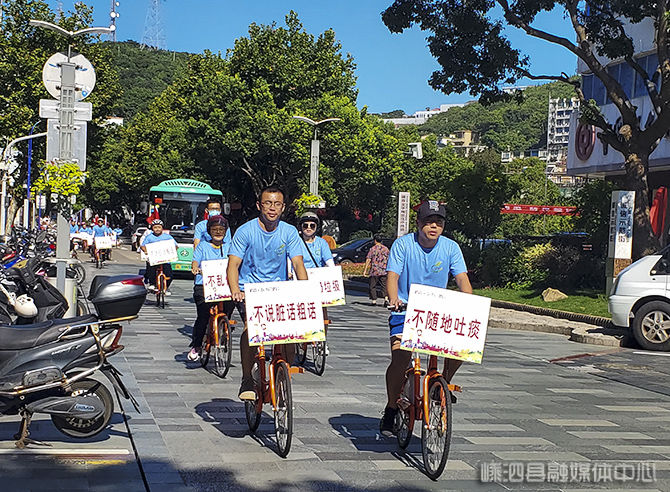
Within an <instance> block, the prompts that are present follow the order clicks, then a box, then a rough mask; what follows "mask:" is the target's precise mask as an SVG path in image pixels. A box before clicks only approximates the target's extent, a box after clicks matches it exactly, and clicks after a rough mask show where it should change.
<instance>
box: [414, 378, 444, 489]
mask: <svg viewBox="0 0 670 492" xmlns="http://www.w3.org/2000/svg"><path fill="white" fill-rule="evenodd" d="M426 397H427V398H428V415H424V416H423V426H422V428H421V448H422V449H421V451H422V454H423V466H424V467H425V468H426V475H428V477H429V478H430V479H431V480H437V478H438V477H439V476H440V475H441V474H442V472H443V471H444V467H445V465H446V464H447V457H448V456H449V444H450V443H451V394H450V393H449V389H448V388H447V382H446V381H445V380H444V378H443V377H442V376H439V377H436V378H433V380H432V381H431V382H430V385H429V386H428V395H427V396H424V398H426Z"/></svg>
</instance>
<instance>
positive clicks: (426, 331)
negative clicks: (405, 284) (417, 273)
mask: <svg viewBox="0 0 670 492" xmlns="http://www.w3.org/2000/svg"><path fill="white" fill-rule="evenodd" d="M490 311H491V299H489V298H488V297H481V296H476V295H473V294H464V293H462V292H457V291H454V290H447V289H440V288H438V287H429V286H427V285H418V284H412V286H411V287H410V291H409V301H408V303H407V316H406V317H405V326H404V328H403V333H402V341H401V345H400V347H401V348H402V349H404V350H410V351H417V352H423V353H425V354H430V355H438V356H440V357H448V358H450V359H458V360H467V361H469V362H475V363H477V364H481V362H482V356H483V354H484V342H485V341H486V330H487V328H488V324H489V312H490Z"/></svg>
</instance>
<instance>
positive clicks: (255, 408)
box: [244, 362, 263, 433]
mask: <svg viewBox="0 0 670 492" xmlns="http://www.w3.org/2000/svg"><path fill="white" fill-rule="evenodd" d="M251 377H252V378H253V379H254V386H255V387H256V399H255V400H253V401H250V400H247V401H245V402H244V413H245V415H246V416H247V424H248V425H249V430H250V431H251V432H252V433H254V432H256V429H258V425H259V424H260V423H261V412H262V411H263V410H262V409H263V403H262V401H260V399H261V394H260V390H261V376H260V368H259V367H258V362H254V365H253V367H252V368H251Z"/></svg>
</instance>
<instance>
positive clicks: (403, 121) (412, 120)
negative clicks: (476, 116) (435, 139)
mask: <svg viewBox="0 0 670 492" xmlns="http://www.w3.org/2000/svg"><path fill="white" fill-rule="evenodd" d="M461 106H465V104H440V107H439V108H433V109H430V108H426V109H425V110H423V111H416V112H415V113H414V114H412V115H405V116H403V117H402V118H383V120H384V121H385V122H386V123H393V124H394V125H395V127H396V128H398V127H399V126H404V125H423V124H424V123H425V122H426V121H428V118H430V117H431V116H435V115H436V114H440V113H444V112H445V111H448V110H449V109H450V108H456V107H461Z"/></svg>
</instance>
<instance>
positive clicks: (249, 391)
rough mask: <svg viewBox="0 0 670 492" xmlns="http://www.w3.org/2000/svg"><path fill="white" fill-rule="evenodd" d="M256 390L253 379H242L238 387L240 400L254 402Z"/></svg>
mask: <svg viewBox="0 0 670 492" xmlns="http://www.w3.org/2000/svg"><path fill="white" fill-rule="evenodd" d="M255 399H256V388H255V385H254V380H253V379H251V378H250V379H243V380H242V384H241V385H240V400H255Z"/></svg>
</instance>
